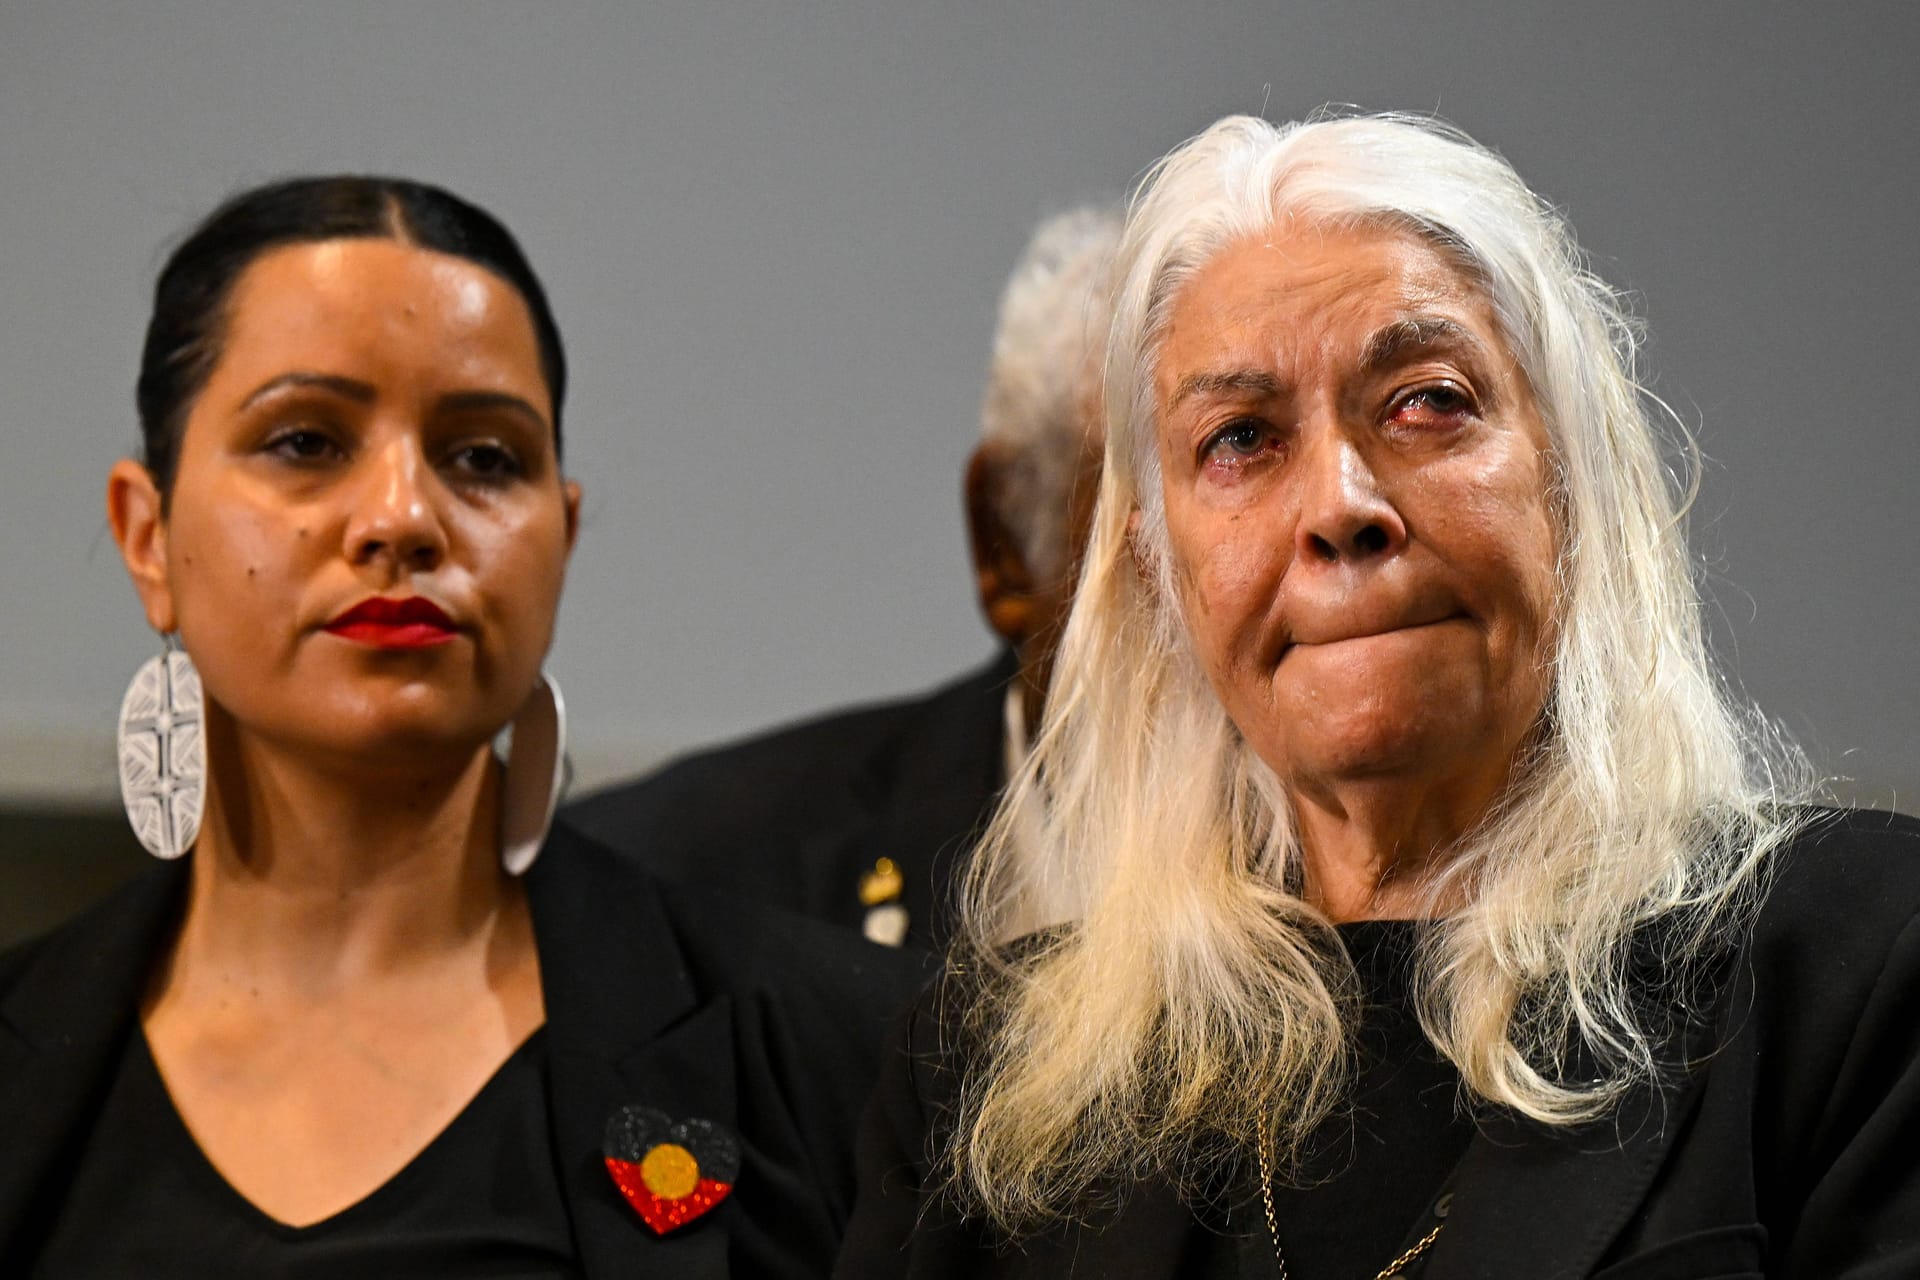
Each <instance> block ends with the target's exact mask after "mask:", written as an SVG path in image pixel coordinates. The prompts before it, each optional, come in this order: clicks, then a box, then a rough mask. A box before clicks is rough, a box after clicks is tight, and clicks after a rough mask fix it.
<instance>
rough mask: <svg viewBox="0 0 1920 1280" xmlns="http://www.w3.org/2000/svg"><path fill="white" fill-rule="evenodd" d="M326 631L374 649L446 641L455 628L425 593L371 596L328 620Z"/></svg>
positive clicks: (452, 634) (402, 647) (455, 631)
mask: <svg viewBox="0 0 1920 1280" xmlns="http://www.w3.org/2000/svg"><path fill="white" fill-rule="evenodd" d="M326 629H327V631H328V632H329V633H331V634H333V635H336V636H339V637H340V638H341V639H343V640H351V641H353V642H354V643H355V644H364V645H368V646H370V647H372V648H376V649H424V648H426V647H428V646H429V645H436V644H445V643H446V642H447V641H449V640H451V639H453V638H454V636H455V634H457V630H456V628H455V627H454V624H453V619H452V618H449V617H448V616H447V614H446V611H445V610H444V609H442V608H441V607H440V606H439V605H437V604H435V603H434V602H433V601H431V600H429V599H427V598H426V597H424V596H409V597H408V598H407V599H405V600H389V599H387V598H386V597H384V596H370V597H368V598H367V599H365V600H362V601H361V602H360V603H359V604H356V605H355V606H353V608H351V609H349V610H347V611H346V612H345V613H343V614H341V615H340V616H339V617H337V618H335V619H334V620H333V621H332V622H329V623H328V624H327V627H326Z"/></svg>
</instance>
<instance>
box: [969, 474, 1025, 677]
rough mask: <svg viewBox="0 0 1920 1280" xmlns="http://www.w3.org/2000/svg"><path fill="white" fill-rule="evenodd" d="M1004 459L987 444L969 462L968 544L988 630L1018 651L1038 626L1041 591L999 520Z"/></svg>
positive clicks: (1015, 541)
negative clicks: (1036, 589) (1038, 595)
mask: <svg viewBox="0 0 1920 1280" xmlns="http://www.w3.org/2000/svg"><path fill="white" fill-rule="evenodd" d="M1005 466H1006V462H1005V459H1004V456H1003V455H1002V454H1001V453H1000V452H999V451H998V450H996V449H994V448H993V446H992V445H986V444H983V445H981V446H980V447H979V448H977V449H975V450H974V451H973V455H972V456H971V457H970V458H968V459H967V475H966V507H967V539H968V543H969V547H970V549H971V551H972V552H973V574H974V586H975V589H976V590H977V591H978V592H979V594H980V611H981V612H982V613H984V614H985V615H986V618H987V625H988V626H990V627H992V628H993V630H994V631H995V633H996V634H998V635H999V636H1000V638H1001V639H1002V640H1005V641H1006V642H1007V643H1008V644H1009V645H1012V646H1013V647H1014V648H1015V649H1018V648H1020V647H1021V646H1022V645H1024V644H1025V643H1026V642H1027V641H1028V640H1029V639H1031V638H1032V637H1033V633H1034V630H1035V628H1036V627H1037V626H1038V625H1039V621H1040V618H1039V613H1038V602H1037V601H1036V600H1035V597H1034V592H1035V588H1036V586H1037V583H1036V582H1035V578H1034V573H1033V568H1032V566H1031V565H1029V564H1028V563H1027V557H1026V552H1025V551H1024V550H1023V549H1022V547H1021V545H1020V539H1019V537H1018V536H1017V535H1016V533H1015V532H1014V530H1013V529H1012V528H1010V527H1009V526H1008V525H1007V522H1006V521H1005V520H1004V519H1003V518H1002V517H1001V515H1000V503H999V495H1000V488H1001V485H1002V484H1003V483H1004V468H1005Z"/></svg>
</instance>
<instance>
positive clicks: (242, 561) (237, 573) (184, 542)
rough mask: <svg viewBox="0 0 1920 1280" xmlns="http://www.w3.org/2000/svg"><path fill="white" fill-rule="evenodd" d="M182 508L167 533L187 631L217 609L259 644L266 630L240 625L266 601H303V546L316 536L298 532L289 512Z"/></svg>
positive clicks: (225, 625)
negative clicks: (305, 535) (283, 514)
mask: <svg viewBox="0 0 1920 1280" xmlns="http://www.w3.org/2000/svg"><path fill="white" fill-rule="evenodd" d="M175 509H176V511H177V512H182V513H188V512H190V513H192V514H182V515H181V516H180V518H178V519H176V520H175V522H174V524H173V527H172V528H171V529H169V531H168V542H167V562H168V563H167V569H168V575H169V578H170V581H171V585H172V587H173V592H174V598H175V600H176V601H177V602H178V604H179V607H180V609H181V612H182V618H181V626H182V628H183V630H184V629H185V628H187V627H188V626H190V625H192V624H193V622H194V621H200V622H202V623H205V622H206V619H204V618H202V617H200V615H202V614H204V613H207V612H209V611H212V612H213V613H215V614H217V615H218V618H217V619H216V621H217V622H219V623H220V625H221V629H222V630H230V631H234V632H237V633H239V634H243V635H248V636H249V637H251V638H252V639H253V640H254V641H255V642H258V641H263V640H265V639H266V638H267V633H265V632H262V631H258V630H255V629H252V628H249V627H240V626H237V625H235V624H236V623H237V621H238V619H239V618H241V617H244V616H246V615H248V614H250V613H252V612H254V611H255V610H257V609H260V608H261V607H262V606H273V605H278V604H281V603H283V602H286V601H289V600H294V599H297V598H298V596H299V593H300V590H301V586H302V583H303V582H304V580H305V575H304V574H303V573H302V571H301V566H300V564H299V561H300V551H301V549H302V548H303V547H305V546H308V545H309V544H310V543H311V541H312V540H311V539H310V538H302V537H299V536H297V534H296V531H295V530H294V529H293V528H292V527H290V526H289V525H288V523H287V521H286V520H285V518H284V516H282V517H280V518H275V516H274V515H273V513H268V512H261V511H256V510H254V509H253V508H251V507H248V506H244V505H240V504H237V503H231V502H225V503H210V502H202V503H198V504H194V505H192V506H189V505H187V504H185V503H178V502H176V506H175Z"/></svg>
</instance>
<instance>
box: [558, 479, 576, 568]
mask: <svg viewBox="0 0 1920 1280" xmlns="http://www.w3.org/2000/svg"><path fill="white" fill-rule="evenodd" d="M560 496H561V498H562V500H563V501H565V502H566V504H567V554H568V555H572V554H573V544H574V540H575V539H577V538H578V537H579V536H580V482H579V481H578V480H568V481H567V482H566V483H564V484H562V485H561V486H560Z"/></svg>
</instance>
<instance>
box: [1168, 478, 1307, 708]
mask: <svg viewBox="0 0 1920 1280" xmlns="http://www.w3.org/2000/svg"><path fill="white" fill-rule="evenodd" d="M1254 535H1255V530H1254V529H1253V528H1252V527H1251V526H1250V525H1249V524H1248V523H1247V522H1246V521H1245V518H1244V517H1243V516H1242V515H1240V514H1234V515H1230V516H1224V517H1216V518H1212V519H1205V520H1201V521H1195V522H1189V523H1188V524H1187V526H1186V527H1185V528H1184V529H1183V530H1182V531H1181V533H1180V534H1177V535H1175V536H1174V537H1173V539H1172V542H1173V566H1174V582H1175V585H1176V587H1177V588H1178V590H1179V592H1180V603H1181V608H1182V611H1183V612H1184V614H1185V615H1186V621H1187V629H1188V631H1189V632H1191V633H1192V636H1193V640H1194V644H1195V647H1196V649H1197V650H1198V653H1199V657H1200V659H1201V661H1202V663H1203V664H1204V665H1205V666H1206V667H1207V669H1208V670H1210V671H1212V672H1214V673H1215V675H1216V676H1218V675H1220V674H1223V673H1225V672H1228V671H1231V670H1234V669H1236V668H1240V667H1243V666H1246V665H1248V664H1250V663H1254V664H1257V662H1258V658H1259V650H1260V643H1261V638H1262V636H1263V635H1264V633H1265V622H1266V619H1267V616H1268V614H1269V613H1270V612H1271V610H1272V607H1273V601H1274V599H1275V596H1276V595H1277V593H1278V591H1279V587H1280V580H1281V578H1282V577H1283V576H1284V575H1285V573H1286V568H1287V555H1286V552H1285V549H1284V548H1282V547H1278V546H1275V545H1273V544H1272V543H1271V540H1270V539H1267V538H1265V537H1261V536H1254Z"/></svg>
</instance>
